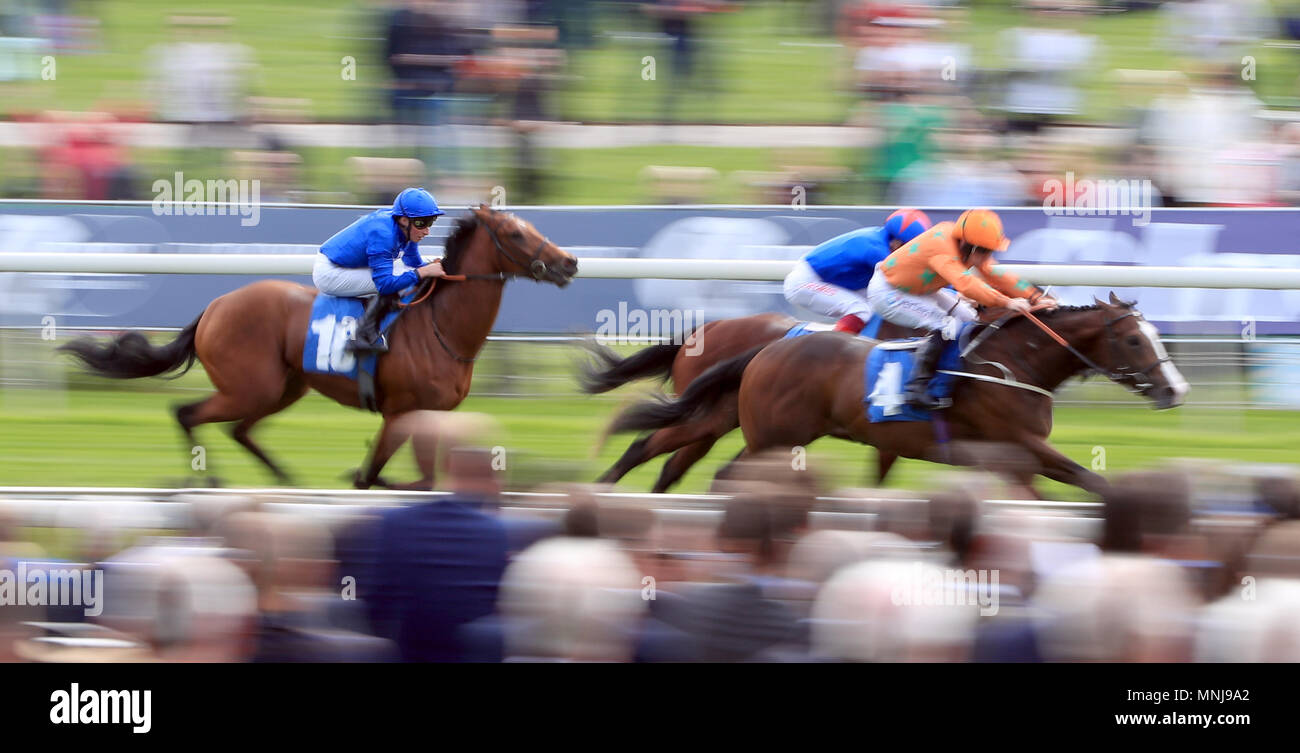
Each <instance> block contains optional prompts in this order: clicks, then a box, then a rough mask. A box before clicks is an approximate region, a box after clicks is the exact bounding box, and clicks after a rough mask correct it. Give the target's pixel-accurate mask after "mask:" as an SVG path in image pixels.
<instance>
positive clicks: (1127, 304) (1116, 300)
mask: <svg viewBox="0 0 1300 753" xmlns="http://www.w3.org/2000/svg"><path fill="white" fill-rule="evenodd" d="M1110 302H1111V304H1112V305H1114V306H1123V307H1124V308H1129V309H1131V308H1133V307H1134V306H1136V305H1137V301H1126V300H1124V299H1122V298H1120V297H1119V296H1117V295H1115V291H1113V290H1112V291H1110Z"/></svg>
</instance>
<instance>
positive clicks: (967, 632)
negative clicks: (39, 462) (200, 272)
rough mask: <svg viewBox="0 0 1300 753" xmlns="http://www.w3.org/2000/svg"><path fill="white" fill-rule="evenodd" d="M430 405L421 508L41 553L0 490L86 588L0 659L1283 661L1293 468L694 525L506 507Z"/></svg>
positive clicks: (284, 520)
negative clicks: (1247, 491)
mask: <svg viewBox="0 0 1300 753" xmlns="http://www.w3.org/2000/svg"><path fill="white" fill-rule="evenodd" d="M452 415H455V416H456V419H455V420H454V421H453V420H452V419H450V418H448V416H447V415H446V414H436V413H432V412H428V413H414V414H410V415H409V416H408V417H407V418H406V419H404V420H405V421H406V424H405V430H406V431H408V432H409V433H410V436H411V439H412V444H413V447H414V448H415V453H416V459H417V462H419V463H421V464H428V465H430V466H431V465H432V464H434V463H435V461H436V463H437V465H438V467H439V468H440V469H441V477H442V482H441V486H442V487H443V488H444V489H445V490H446V491H448V492H449V494H447V495H443V496H430V497H429V498H427V499H424V500H414V501H411V502H410V503H409V504H405V505H400V506H391V507H380V508H364V509H361V511H358V510H355V509H352V508H340V509H343V510H345V513H343V514H322V513H321V511H320V509H319V506H312V508H310V509H311V510H312V512H311V513H307V512H303V511H296V510H294V509H293V508H294V505H293V504H292V503H280V504H278V505H274V504H270V503H269V502H268V501H266V500H259V499H257V498H251V497H243V496H238V495H233V494H215V493H201V492H192V493H188V494H184V495H180V496H177V497H175V498H173V501H183V502H185V503H186V504H187V505H188V520H189V523H188V525H189V530H188V531H183V532H179V533H182V534H184V535H182V536H178V537H153V536H140V535H139V534H140V532H138V531H136V532H134V534H132V533H131V532H129V531H128V530H126V529H125V528H124V527H122V526H123V521H121V520H104V519H90V520H85V521H82V526H81V528H80V529H74V530H71V531H67V532H64V533H65V534H66V535H60V536H59V537H58V540H57V544H58V546H59V547H60V548H61V551H62V557H60V558H58V559H57V560H56V559H53V558H52V557H51V556H50V554H49V553H48V552H45V551H43V547H42V545H40V544H37V543H34V542H32V541H29V540H25V533H24V531H27V530H29V529H25V528H23V525H22V523H23V522H22V520H21V519H20V516H19V514H18V512H17V509H18V508H17V507H15V506H14V505H13V503H0V572H3V571H5V570H7V571H10V572H14V571H17V569H18V568H19V567H20V566H25V567H27V568H28V569H32V568H36V567H45V568H50V567H53V566H54V565H52V564H51V563H52V562H58V563H61V564H62V565H63V566H65V567H87V568H97V569H100V570H102V571H103V573H104V576H103V577H104V580H103V593H102V599H101V607H102V612H101V613H100V614H98V615H95V616H89V617H88V616H85V614H84V611H85V610H83V609H81V608H80V607H68V606H58V607H55V606H33V605H30V604H28V605H15V604H13V603H12V593H10V594H9V597H8V598H9V602H7V604H6V605H5V606H0V659H3V660H7V661H103V662H109V661H223V662H268V661H270V662H285V661H313V662H323V661H406V662H426V661H440V662H442V661H446V662H452V661H478V662H500V661H545V662H551V661H601V662H683V661H706V662H748V661H759V662H790V661H796V662H808V661H816V662H838V661H868V662H873V661H956V662H1043V661H1118V662H1137V661H1171V662H1193V661H1197V662H1224V661H1227V662H1259V661H1300V485H1298V482H1297V478H1296V476H1295V475H1294V472H1292V474H1291V475H1285V474H1272V475H1265V476H1260V477H1259V478H1258V479H1256V480H1255V481H1254V482H1252V483H1253V486H1252V487H1251V494H1252V495H1253V498H1252V499H1250V500H1248V502H1247V504H1245V505H1244V506H1237V507H1223V506H1215V505H1214V504H1206V503H1205V499H1206V497H1207V495H1206V491H1207V490H1205V489H1204V488H1198V487H1197V486H1196V483H1195V482H1194V481H1193V480H1192V477H1191V476H1189V475H1187V474H1186V473H1183V472H1179V471H1174V470H1167V469H1166V470H1154V471H1144V472H1136V473H1130V474H1126V475H1120V476H1116V477H1114V478H1113V479H1112V481H1113V488H1112V489H1111V490H1110V492H1109V493H1108V494H1107V495H1106V496H1105V497H1104V498H1103V500H1102V501H1101V503H1100V507H1099V508H1098V509H1095V510H1084V511H1079V509H1078V506H1075V507H1070V506H1066V507H1059V506H1058V507H1052V506H1042V507H1038V508H1035V507H1032V506H1017V507H1011V506H1007V505H1001V504H994V503H990V502H988V501H987V500H989V499H998V498H999V497H998V496H997V495H998V494H999V493H1000V492H1002V491H1004V490H1002V489H1000V488H999V487H998V482H997V481H996V480H995V479H994V478H993V477H991V476H985V475H983V474H981V473H974V472H972V474H971V475H968V476H967V475H962V476H960V477H958V478H957V479H956V480H953V481H951V482H950V483H946V484H943V485H941V486H940V487H939V488H937V489H936V490H935V491H934V492H932V493H929V494H916V495H912V496H907V495H900V494H899V493H898V492H893V493H883V492H880V491H878V490H862V489H859V490H839V491H835V492H833V493H829V494H827V493H826V490H824V489H821V488H820V484H819V482H818V480H817V478H816V476H815V475H814V474H813V473H812V472H810V471H796V470H793V469H792V467H791V463H790V459H789V457H788V456H787V455H785V454H784V453H780V454H778V455H776V456H760V457H757V458H752V459H748V460H746V461H743V462H742V463H740V464H738V465H735V466H733V467H732V468H731V469H729V470H728V471H727V472H726V473H725V475H724V477H722V478H720V479H719V480H718V481H716V482H715V488H714V489H713V491H714V492H715V493H716V494H718V495H719V497H718V499H720V500H722V501H721V502H720V505H721V511H718V510H716V509H711V510H701V509H690V508H682V507H679V508H676V509H671V510H662V509H660V510H656V509H654V507H653V506H652V505H650V504H647V503H646V502H644V501H643V500H638V499H636V498H633V497H631V496H619V495H616V494H605V493H602V492H605V491H607V490H604V489H601V488H599V487H594V486H572V485H570V486H552V487H548V488H544V489H540V490H537V492H538V493H539V495H538V496H537V497H534V498H533V499H535V500H536V503H535V504H530V503H529V501H528V500H527V499H523V500H519V501H512V502H511V503H509V504H507V503H505V502H503V500H502V497H501V496H500V494H501V481H500V478H501V476H502V473H501V470H500V465H499V463H498V462H497V461H498V460H499V456H498V454H497V452H496V451H495V450H494V449H492V448H489V447H488V446H487V445H486V442H485V440H484V436H485V434H484V431H485V430H484V427H485V426H489V424H485V423H484V422H483V421H486V419H484V420H483V421H479V420H477V419H475V418H474V417H472V415H471V416H469V417H462V416H461V415H460V414H452ZM467 421H468V422H469V423H467ZM488 441H490V440H488ZM976 450H978V451H980V452H986V453H987V452H989V451H991V448H987V447H983V446H981V447H980V448H972V451H976ZM818 497H820V500H818V501H816V502H815V500H817V498H818ZM1209 497H1211V498H1212V497H1213V494H1210V495H1209ZM543 502H544V504H543ZM336 512H337V511H336ZM129 535H132V536H134V538H128V536H129ZM46 545H47V546H48V545H50V544H49V542H48V540H47V543H46ZM74 563H83V564H81V565H76V564H74ZM930 573H958V574H962V577H955V578H949V577H948V576H947V575H936V576H934V577H933V578H932V577H931V576H930V575H929V574H930ZM0 596H4V588H3V578H0Z"/></svg>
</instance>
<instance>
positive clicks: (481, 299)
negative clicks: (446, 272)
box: [431, 224, 505, 358]
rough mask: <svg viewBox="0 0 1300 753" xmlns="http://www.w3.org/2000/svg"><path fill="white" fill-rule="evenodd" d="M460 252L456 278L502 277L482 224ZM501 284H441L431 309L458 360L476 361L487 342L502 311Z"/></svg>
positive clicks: (494, 250) (485, 282)
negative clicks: (467, 276)
mask: <svg viewBox="0 0 1300 753" xmlns="http://www.w3.org/2000/svg"><path fill="white" fill-rule="evenodd" d="M466 242H467V243H468V244H469V245H468V247H467V248H465V249H464V250H463V251H462V252H461V257H460V265H459V267H458V268H457V269H456V274H463V275H495V274H500V272H501V268H500V267H499V266H498V262H499V258H498V255H497V252H496V247H495V246H494V245H493V243H492V239H491V238H490V237H489V236H488V232H487V230H486V228H485V227H484V226H483V225H482V224H480V225H479V226H478V229H477V230H475V231H474V235H473V236H472V237H471V238H470V239H469V240H468V241H466ZM504 289H505V282H504V281H502V280H473V279H470V280H465V281H463V282H451V281H446V280H443V281H439V282H438V290H437V292H436V293H435V294H434V296H433V301H432V302H431V305H432V306H433V309H434V310H433V315H434V317H435V318H436V320H437V326H438V330H439V331H440V332H441V333H442V337H443V339H444V340H446V342H447V344H448V345H449V346H451V349H452V350H453V351H454V352H455V353H456V354H457V355H459V356H463V357H465V358H472V357H474V356H475V355H476V354H477V353H478V351H479V348H481V347H483V343H484V342H486V341H487V337H488V333H490V332H491V331H492V325H493V324H495V323H496V320H497V312H498V311H499V310H500V308H501V295H502V293H503V291H504Z"/></svg>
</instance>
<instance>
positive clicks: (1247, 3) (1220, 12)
mask: <svg viewBox="0 0 1300 753" xmlns="http://www.w3.org/2000/svg"><path fill="white" fill-rule="evenodd" d="M1161 12H1162V14H1163V15H1164V17H1165V18H1164V22H1165V29H1166V33H1165V34H1164V35H1162V38H1163V39H1164V40H1165V43H1166V46H1167V48H1168V49H1169V50H1170V51H1172V52H1173V53H1174V54H1176V55H1180V56H1182V57H1184V58H1186V59H1189V60H1200V61H1204V62H1207V63H1212V64H1213V63H1225V64H1232V65H1236V66H1240V65H1241V64H1242V61H1241V58H1242V56H1243V55H1247V54H1249V53H1250V52H1252V51H1253V49H1254V47H1255V45H1256V44H1257V43H1258V42H1259V41H1260V40H1261V39H1264V38H1267V37H1273V36H1276V35H1277V31H1278V29H1277V24H1276V22H1275V21H1274V18H1273V9H1272V8H1270V7H1269V3H1267V2H1265V0H1231V1H1228V0H1180V2H1172V3H1165V4H1164V5H1163V6H1162V8H1161Z"/></svg>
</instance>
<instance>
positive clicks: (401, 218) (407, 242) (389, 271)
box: [311, 188, 445, 353]
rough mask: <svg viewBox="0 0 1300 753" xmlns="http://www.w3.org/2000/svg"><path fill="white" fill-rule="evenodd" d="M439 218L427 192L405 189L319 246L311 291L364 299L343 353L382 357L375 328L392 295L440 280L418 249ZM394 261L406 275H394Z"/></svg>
mask: <svg viewBox="0 0 1300 753" xmlns="http://www.w3.org/2000/svg"><path fill="white" fill-rule="evenodd" d="M443 214H445V212H443V211H442V210H441V209H439V208H438V202H437V201H435V200H434V198H433V196H432V195H431V194H430V193H429V192H428V191H426V190H424V189H423V188H408V189H406V190H404V191H402V192H401V193H399V194H398V195H397V198H396V199H395V200H394V201H393V207H392V209H376V210H375V211H373V212H371V213H370V214H367V215H366V216H364V217H362V218H360V219H358V220H357V221H356V222H353V223H352V224H351V225H348V226H347V227H345V228H343V229H342V230H340V231H338V232H337V233H335V234H334V235H333V236H332V237H331V238H330V239H329V240H327V241H325V242H324V243H323V244H321V247H320V255H319V256H318V257H317V258H316V266H315V268H313V270H312V275H311V278H312V281H313V282H314V283H315V284H316V289H317V290H319V291H321V292H322V293H328V294H329V295H337V296H345V297H365V296H369V297H370V298H369V300H368V301H367V302H366V315H365V317H363V318H362V320H361V324H360V325H358V327H357V334H356V337H355V338H354V339H353V340H352V341H351V342H349V343H348V345H347V349H348V350H349V351H352V352H357V351H362V352H376V353H384V352H387V351H388V345H387V343H385V342H384V341H383V338H381V337H380V336H379V323H380V322H381V321H383V317H384V315H386V314H387V313H388V312H389V311H390V310H391V309H392V307H393V305H394V302H395V301H396V300H397V297H398V294H399V293H400V292H401V291H403V290H405V289H407V288H409V287H411V286H412V285H414V284H416V283H417V282H419V281H420V280H421V279H423V278H425V277H439V276H441V275H442V273H443V272H442V264H441V263H440V262H438V261H434V262H431V263H428V264H426V263H425V261H424V259H423V258H421V257H420V248H419V245H418V244H419V242H420V241H422V240H424V238H425V236H427V235H428V234H429V229H430V228H432V227H433V223H434V222H436V221H437V219H438V217H440V216H442V215H443ZM399 256H400V257H401V258H402V264H403V265H404V266H405V267H406V270H405V271H404V272H402V273H401V274H394V271H393V262H394V260H396V259H397V258H398V257H399Z"/></svg>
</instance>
